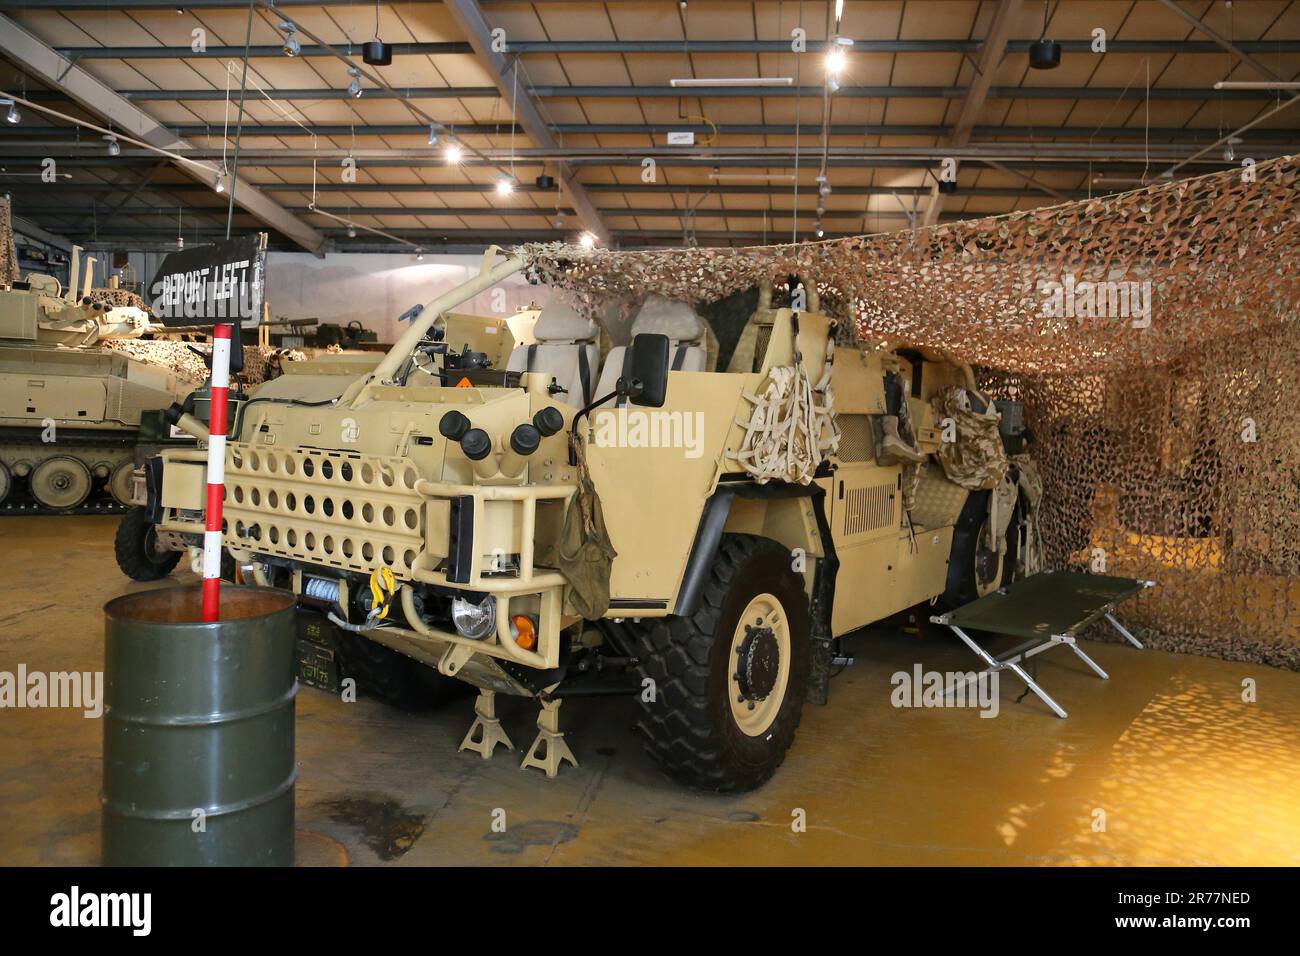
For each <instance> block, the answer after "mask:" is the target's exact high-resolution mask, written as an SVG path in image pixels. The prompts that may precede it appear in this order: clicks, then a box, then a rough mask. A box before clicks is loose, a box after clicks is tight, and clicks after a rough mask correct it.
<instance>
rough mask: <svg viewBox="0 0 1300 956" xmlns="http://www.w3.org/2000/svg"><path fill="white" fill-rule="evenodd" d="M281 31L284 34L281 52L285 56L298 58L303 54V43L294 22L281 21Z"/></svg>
mask: <svg viewBox="0 0 1300 956" xmlns="http://www.w3.org/2000/svg"><path fill="white" fill-rule="evenodd" d="M280 29H281V30H282V31H283V32H284V43H283V44H281V46H280V52H281V53H283V54H284V55H285V56H297V55H298V54H300V53H301V52H302V43H301V42H300V41H299V40H298V36H297V33H296V31H297V29H298V27H297V26H295V25H294V22H293V21H292V20H281V21H280Z"/></svg>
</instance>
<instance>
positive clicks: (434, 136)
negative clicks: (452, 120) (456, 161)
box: [429, 123, 439, 146]
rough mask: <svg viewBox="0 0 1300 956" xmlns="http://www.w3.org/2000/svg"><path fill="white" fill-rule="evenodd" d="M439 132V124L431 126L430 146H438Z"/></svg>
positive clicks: (431, 124)
mask: <svg viewBox="0 0 1300 956" xmlns="http://www.w3.org/2000/svg"><path fill="white" fill-rule="evenodd" d="M438 130H439V126H438V124H437V123H430V124H429V145H430V146H437V145H438Z"/></svg>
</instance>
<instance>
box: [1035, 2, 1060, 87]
mask: <svg viewBox="0 0 1300 956" xmlns="http://www.w3.org/2000/svg"><path fill="white" fill-rule="evenodd" d="M1050 15H1051V2H1050V0H1043V32H1042V33H1040V34H1039V35H1038V39H1037V40H1035V41H1034V42H1033V43H1031V44H1030V45H1029V65H1030V66H1031V67H1032V68H1033V69H1035V70H1054V69H1056V68H1057V67H1058V66H1060V65H1061V44H1059V43H1057V42H1056V41H1055V40H1049V39H1047V21H1048V17H1049V16H1050Z"/></svg>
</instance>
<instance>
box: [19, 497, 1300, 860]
mask: <svg viewBox="0 0 1300 956" xmlns="http://www.w3.org/2000/svg"><path fill="white" fill-rule="evenodd" d="M115 524H116V520H115V519H113V518H101V517H78V518H54V517H47V518H2V519H0V555H3V562H2V563H0V670H4V671H10V672H13V671H15V670H16V668H17V665H18V664H19V663H20V662H21V663H25V664H26V665H27V668H28V669H29V670H42V671H59V670H73V669H76V670H85V669H99V668H101V667H102V661H103V654H102V644H101V641H102V618H101V614H100V608H101V606H102V605H103V603H104V602H105V601H106V600H108V599H109V598H111V597H114V596H116V595H117V594H120V593H122V592H124V591H126V590H129V589H133V588H138V587H141V586H140V585H132V584H130V582H128V581H126V580H125V579H124V578H123V577H122V576H121V575H120V573H119V572H118V570H117V567H116V565H115V564H114V561H113V555H112V536H113V530H114V528H115ZM182 581H183V582H191V581H193V577H192V575H190V574H189V573H188V572H185V573H183V574H181V573H178V574H177V575H176V576H175V577H174V578H173V579H172V581H171V582H169V583H172V584H175V583H179V582H182ZM164 583H168V582H164ZM849 650H850V651H851V653H853V654H854V655H855V657H856V659H857V663H856V664H855V665H854V666H852V667H850V668H849V669H847V670H846V671H844V672H843V673H842V674H841V675H840V676H839V677H837V678H836V680H835V681H834V683H833V684H832V689H831V704H830V706H828V707H812V706H809V707H807V708H805V710H804V717H803V723H802V725H801V727H800V729H799V734H798V738H797V740H796V743H795V746H794V748H793V749H792V751H791V752H790V755H789V756H788V757H787V759H786V762H785V765H784V766H783V767H782V768H781V769H780V770H779V771H778V773H777V775H776V777H775V778H774V779H773V780H772V781H771V782H770V783H768V785H767V786H765V787H764V788H762V789H761V790H759V791H758V792H756V793H751V794H746V795H743V796H731V797H717V796H709V795H702V794H696V793H690V792H686V791H684V790H682V789H680V788H678V787H677V786H675V785H674V784H672V783H670V782H669V781H667V780H666V779H665V778H662V777H661V776H660V775H659V773H658V772H657V771H656V769H655V768H654V766H653V765H652V764H651V763H650V761H649V760H648V758H646V757H645V756H644V755H643V754H642V752H641V749H640V746H639V744H638V743H637V740H636V738H635V736H634V735H633V733H632V730H631V724H632V720H633V710H632V707H631V705H630V704H628V703H625V702H622V701H617V700H609V699H606V700H584V701H573V702H569V703H566V704H565V706H564V714H563V717H564V724H565V729H566V730H567V731H568V732H569V736H568V740H569V741H570V743H571V745H572V747H573V749H574V751H575V752H576V754H577V756H578V759H579V760H580V761H581V763H582V766H581V768H580V769H577V770H573V769H572V768H569V767H566V768H565V769H564V770H562V771H561V775H560V777H559V778H558V779H557V780H553V781H548V780H546V779H545V778H544V777H542V776H541V775H540V773H538V772H536V771H521V770H519V769H518V760H519V756H518V754H517V753H516V754H504V753H501V752H498V755H497V757H495V758H494V759H492V760H491V761H483V760H481V759H480V758H479V757H478V756H477V755H475V754H469V753H461V754H458V753H457V752H456V747H457V745H458V744H459V742H460V740H461V737H462V736H463V734H464V732H465V730H466V729H467V728H468V726H469V723H470V717H471V715H470V706H471V701H472V698H466V699H464V700H462V701H459V702H457V703H455V704H452V705H450V707H449V709H444V710H441V711H438V712H435V713H434V714H432V715H424V716H412V715H407V714H402V713H399V712H396V711H394V710H391V709H389V708H387V707H385V706H383V705H381V704H378V703H375V702H372V701H361V702H358V703H353V704H345V703H343V702H341V701H339V700H336V699H335V698H333V697H331V696H328V695H326V694H324V693H322V692H320V691H316V690H313V689H311V688H304V689H303V691H302V692H301V694H300V695H299V697H298V758H299V761H300V763H301V774H300V776H299V781H298V787H297V820H298V828H299V833H298V857H299V862H300V864H319V865H346V864H353V865H368V864H369V865H373V864H383V865H421V864H426V865H427V864H483V863H487V864H529V865H536V864H550V865H563V864H570V865H573V864H614V865H620V864H621V865H642V864H650V865H655V864H676V865H682V864H687V865H690V864H889V865H914V864H930V865H935V864H937V865H947V864H958V865H960V864H984V865H1000V864H1083V865H1114V864H1125V865H1157V864H1174V865H1177V864H1224V865H1233V864H1237V865H1256V864H1289V865H1295V864H1298V863H1300V733H1298V732H1297V731H1298V730H1300V674H1297V673H1292V672H1285V671H1278V670H1272V669H1269V668H1266V667H1262V666H1259V665H1250V664H1240V663H1226V662H1223V661H1218V660H1208V659H1204V658H1198V657H1189V656H1182V655H1173V654H1166V653H1161V652H1157V651H1141V652H1140V651H1136V650H1133V649H1130V648H1127V647H1124V646H1121V645H1118V644H1108V643H1105V644H1090V645H1088V650H1089V653H1090V654H1092V655H1093V656H1094V657H1095V658H1096V660H1097V661H1098V662H1099V663H1100V664H1101V665H1102V666H1103V667H1104V668H1106V669H1107V670H1108V671H1109V672H1110V673H1111V674H1112V678H1113V679H1112V680H1110V681H1109V682H1102V681H1099V680H1097V679H1096V678H1094V677H1093V676H1092V675H1091V673H1090V672H1088V671H1086V670H1085V668H1084V667H1083V665H1082V663H1081V662H1079V661H1078V660H1077V659H1075V658H1074V657H1073V656H1071V655H1068V654H1066V653H1064V652H1060V651H1058V652H1053V653H1051V654H1048V655H1044V657H1040V658H1036V659H1035V660H1036V662H1037V670H1038V674H1039V677H1040V678H1041V680H1042V681H1043V683H1044V685H1045V687H1046V688H1047V689H1048V690H1049V691H1050V692H1051V693H1052V694H1053V695H1054V696H1056V698H1057V699H1058V700H1059V701H1060V702H1061V703H1062V704H1063V705H1064V706H1065V707H1066V708H1067V709H1068V710H1070V711H1071V716H1070V718H1069V719H1068V720H1058V719H1056V718H1055V717H1053V716H1052V715H1051V714H1050V713H1049V712H1048V711H1047V710H1046V708H1045V707H1043V706H1042V705H1041V704H1040V703H1039V702H1037V701H1036V700H1034V699H1033V698H1032V697H1027V698H1025V699H1024V700H1020V701H1017V699H1016V698H1017V697H1018V696H1019V695H1020V692H1021V689H1022V688H1020V686H1019V685H1018V682H1017V681H1015V680H1014V679H1012V678H1008V679H1007V680H1005V681H1003V682H1002V690H1001V714H1000V716H999V717H998V718H997V719H994V720H986V719H981V718H980V717H979V716H978V714H977V713H976V712H974V711H969V710H967V711H962V710H953V709H929V710H926V709H895V708H893V707H892V706H890V703H889V698H890V693H891V691H892V687H891V684H890V675H891V674H893V673H894V672H895V671H898V670H906V671H910V670H911V668H912V666H913V664H915V663H916V662H918V661H920V662H922V663H923V664H924V666H925V667H926V668H927V669H934V670H967V669H970V668H971V665H972V663H973V661H974V659H973V658H972V657H970V655H969V654H968V652H967V651H965V649H963V648H961V647H960V646H958V645H957V644H956V643H955V642H953V641H951V640H950V639H947V638H945V637H943V636H942V635H941V634H938V633H933V632H932V633H930V634H927V635H926V636H925V637H922V638H917V637H915V636H908V635H905V634H898V633H872V634H869V635H865V636H862V637H859V638H855V639H853V640H852V641H851V642H849ZM1246 678H1250V679H1252V680H1253V681H1255V683H1256V688H1257V691H1256V693H1257V701H1258V702H1257V703H1243V701H1242V699H1241V697H1242V682H1243V680H1244V679H1246ZM501 711H502V716H503V718H504V723H505V725H506V728H507V730H508V731H509V733H510V735H511V737H512V738H513V739H514V741H515V743H516V745H517V746H520V745H526V744H527V743H528V742H529V741H531V739H532V736H533V732H534V727H533V720H534V718H535V710H534V709H533V708H532V707H531V705H529V704H527V702H524V701H513V700H511V701H505V702H503V704H502V706H501ZM100 733H101V731H100V726H99V722H98V721H97V720H92V719H86V718H84V717H83V716H81V714H80V712H79V711H71V710H28V709H21V710H3V711H0V864H8V865H20V864H74V865H80V864H93V863H95V862H97V860H98V856H99V804H98V799H97V793H98V789H99V782H100ZM798 810H802V811H804V814H805V815H806V821H807V828H806V832H794V831H793V830H792V826H791V823H792V819H794V814H795V813H796V812H797V811H798ZM1097 810H1102V811H1104V812H1105V831H1104V832H1095V830H1094V820H1095V819H1097V815H1096V813H1095V811H1097ZM501 811H504V814H505V822H506V830H505V832H504V833H499V832H494V830H493V827H492V823H493V819H494V816H495V817H497V818H499V817H500V814H501Z"/></svg>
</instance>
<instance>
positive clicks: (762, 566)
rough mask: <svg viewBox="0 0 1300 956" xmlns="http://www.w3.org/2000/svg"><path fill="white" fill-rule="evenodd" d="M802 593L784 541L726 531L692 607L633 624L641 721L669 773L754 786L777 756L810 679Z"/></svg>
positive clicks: (717, 785) (721, 786)
mask: <svg viewBox="0 0 1300 956" xmlns="http://www.w3.org/2000/svg"><path fill="white" fill-rule="evenodd" d="M808 635H809V620H808V598H807V596H806V595H805V594H804V581H803V577H802V576H801V575H799V574H798V573H796V572H795V571H794V569H793V562H792V559H791V555H790V551H789V550H788V549H787V548H784V547H782V546H781V545H779V544H777V543H776V542H775V541H772V540H770V539H768V538H759V537H755V536H753V535H741V534H728V535H724V536H723V538H722V542H721V544H720V545H719V548H718V556H717V558H716V559H715V561H714V564H713V567H712V568H711V569H710V571H709V580H708V581H707V582H706V583H705V585H704V587H703V588H702V590H701V596H700V606H699V607H698V608H697V610H696V611H695V613H694V614H693V615H691V616H690V617H667V618H662V619H660V620H657V621H654V622H652V623H649V624H648V625H647V626H646V628H645V629H644V630H643V631H642V632H641V635H640V640H641V646H642V651H643V653H642V657H641V661H642V663H641V669H642V675H643V676H644V677H648V678H650V679H651V680H653V681H654V690H655V693H654V695H653V697H654V699H653V700H646V699H645V698H646V697H647V696H650V695H642V698H641V706H642V709H643V712H644V713H643V716H642V720H641V721H640V723H639V725H638V726H639V727H640V730H641V731H642V733H643V734H644V735H645V736H646V738H647V745H646V749H647V751H648V752H649V754H650V756H651V757H652V758H653V759H654V760H655V762H656V763H658V764H659V766H660V767H661V768H662V769H663V770H664V771H665V772H666V773H667V774H668V775H669V776H671V777H673V778H674V779H676V780H678V781H680V782H682V783H685V784H687V785H688V786H691V787H696V788H699V789H702V790H714V791H739V790H752V789H753V788H755V787H757V786H759V785H761V784H762V783H764V782H765V781H766V780H767V779H768V778H769V777H771V776H772V774H773V773H774V772H775V771H776V768H777V767H779V766H780V765H781V762H782V761H783V760H784V759H785V754H786V751H787V750H788V749H789V748H790V745H791V744H792V743H793V742H794V735H795V729H796V728H797V727H798V726H799V718H800V715H801V714H802V711H803V702H804V696H805V694H806V693H807V688H808V655H809V637H808Z"/></svg>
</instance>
